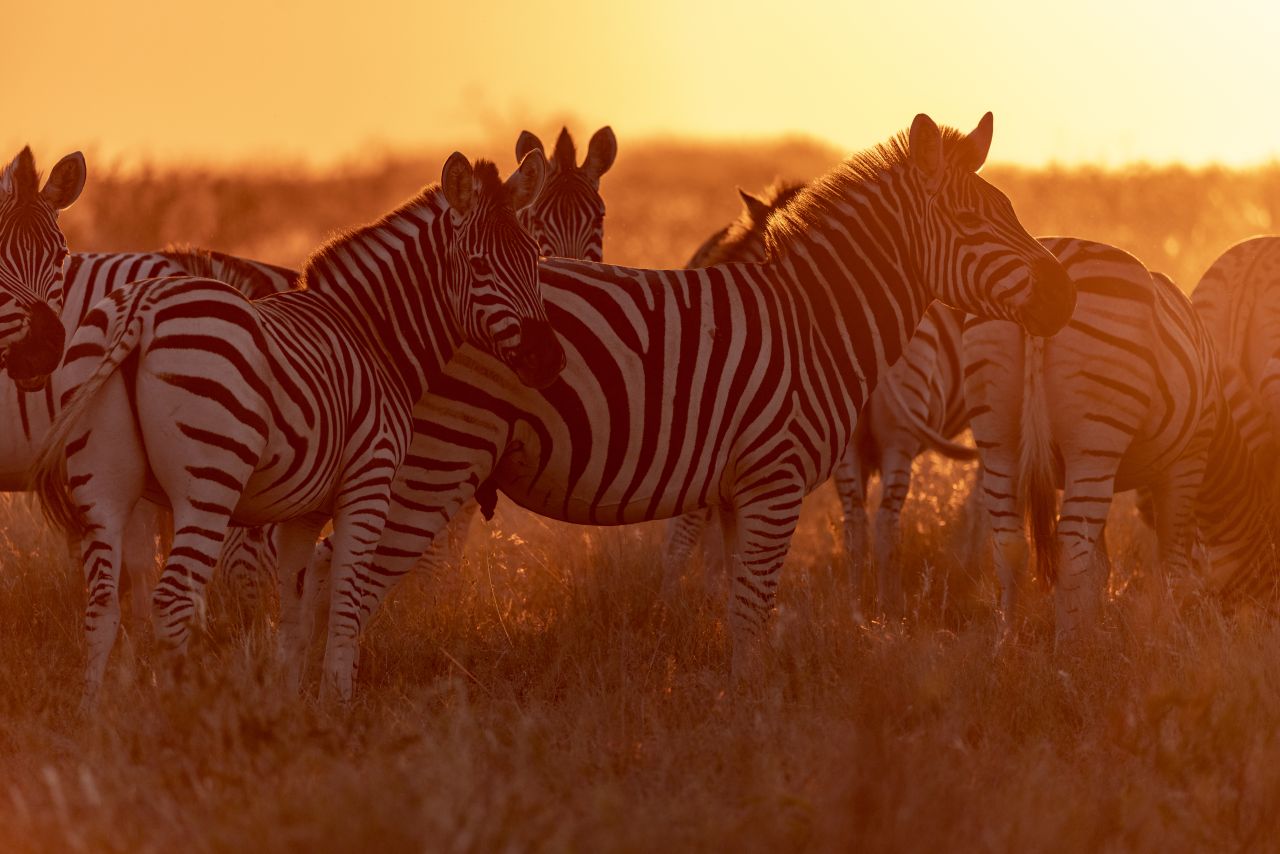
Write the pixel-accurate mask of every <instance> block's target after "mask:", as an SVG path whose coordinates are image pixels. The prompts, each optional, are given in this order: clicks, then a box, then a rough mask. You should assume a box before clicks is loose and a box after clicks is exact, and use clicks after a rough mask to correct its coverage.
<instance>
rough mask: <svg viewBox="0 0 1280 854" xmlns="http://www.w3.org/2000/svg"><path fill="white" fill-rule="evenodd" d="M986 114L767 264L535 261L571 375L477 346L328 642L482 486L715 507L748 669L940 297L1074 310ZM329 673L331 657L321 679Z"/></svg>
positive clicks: (534, 495)
mask: <svg viewBox="0 0 1280 854" xmlns="http://www.w3.org/2000/svg"><path fill="white" fill-rule="evenodd" d="M992 126H993V123H992V118H991V114H990V113H988V114H986V115H985V116H984V117H983V118H982V120H981V121H980V122H979V123H978V125H977V127H976V128H975V129H974V130H973V131H972V132H970V133H969V134H964V133H961V132H959V131H956V130H953V129H951V128H945V129H940V128H939V127H938V126H937V125H936V124H934V122H933V120H932V119H930V118H929V117H928V116H926V115H924V114H921V115H918V116H917V117H916V118H915V120H914V121H913V123H912V125H911V129H910V131H908V132H906V133H900V134H898V135H896V136H895V137H893V138H892V139H890V140H889V141H888V142H886V143H884V144H882V145H880V146H878V147H876V148H873V149H871V150H868V151H865V152H862V153H859V154H857V155H854V156H853V157H851V158H850V159H849V160H847V161H845V162H844V163H842V164H840V165H839V166H837V167H836V168H835V169H833V170H832V171H831V172H830V173H829V174H828V175H826V176H825V177H823V178H821V179H819V180H818V181H816V182H814V183H813V184H811V185H810V186H809V187H808V188H806V189H805V190H803V191H802V192H800V193H799V194H797V196H796V197H795V198H794V199H793V200H792V202H791V203H790V204H789V205H787V206H786V208H784V209H783V210H781V211H778V212H776V213H775V214H774V215H773V216H772V217H771V218H770V220H769V226H768V229H767V233H766V244H767V245H768V247H769V248H768V257H767V260H766V261H765V262H764V263H762V264H728V265H722V266H716V267H709V268H706V269H701V270H635V269H628V268H623V267H612V266H608V265H604V264H593V263H589V262H581V261H567V260H561V259H550V260H546V261H544V262H543V263H542V265H541V280H542V287H543V294H544V298H545V299H546V301H547V306H548V312H549V315H550V316H551V318H552V322H553V323H554V324H555V326H556V329H557V331H558V332H559V334H560V336H561V341H562V342H563V343H564V345H565V350H566V353H567V357H568V365H567V367H566V368H565V370H564V372H563V373H562V374H561V375H560V378H559V379H558V380H557V381H556V382H555V383H553V384H552V385H551V386H548V387H547V388H546V389H543V390H541V391H539V392H536V393H534V392H529V391H527V390H524V389H522V388H520V387H519V386H518V384H516V383H515V382H513V381H512V380H511V379H510V378H509V374H508V373H507V372H505V371H503V370H501V368H500V366H498V365H496V364H495V363H493V361H492V360H490V359H487V358H486V357H484V356H482V355H479V354H477V353H475V352H474V351H473V350H466V351H464V352H460V353H459V354H458V355H457V356H456V357H455V360H454V362H453V363H452V364H451V365H450V366H449V368H448V370H446V371H445V373H444V376H442V377H441V378H440V382H439V383H433V384H432V386H431V390H430V392H429V394H428V395H427V396H426V397H425V398H424V399H423V400H422V401H421V402H420V404H419V407H418V409H417V411H416V422H415V434H414V437H413V442H412V447H411V450H410V456H409V459H410V461H411V462H410V464H408V465H406V466H405V467H404V468H403V469H402V470H401V472H400V473H399V475H398V477H397V482H396V485H395V487H394V488H393V498H392V511H391V519H390V521H389V522H388V525H387V527H386V529H385V531H384V535H383V538H382V541H381V542H380V543H379V545H378V547H377V551H376V553H375V558H374V559H375V563H376V569H375V570H374V571H373V572H371V573H370V575H369V580H370V582H371V583H370V584H369V586H368V587H367V588H365V590H364V593H365V596H364V599H363V600H362V602H361V604H360V607H359V608H358V609H351V610H344V611H342V612H340V613H337V614H330V617H329V637H330V639H332V638H334V637H347V636H352V635H358V633H359V630H360V627H361V625H362V623H363V622H364V621H365V620H366V619H367V618H368V617H369V615H371V614H372V613H373V611H374V610H375V609H376V607H377V604H378V602H379V601H380V600H381V598H382V597H383V596H384V595H385V593H386V591H387V590H388V588H389V587H390V586H391V584H392V583H393V582H394V581H396V580H398V579H399V578H400V577H402V576H403V575H404V574H405V572H407V571H408V569H409V568H410V567H412V565H413V564H414V562H415V561H416V560H417V559H418V556H419V555H421V554H422V553H423V552H424V551H425V550H426V549H427V548H428V547H429V546H430V543H431V540H432V536H433V535H434V533H435V532H436V531H438V530H440V529H441V527H442V526H443V524H445V523H446V522H447V521H448V519H449V518H450V517H451V516H452V514H453V513H454V512H455V511H456V510H457V508H458V507H459V506H461V504H462V503H463V502H464V501H466V499H468V498H469V497H471V495H472V494H473V493H474V492H475V491H476V490H477V488H478V487H480V486H481V484H485V488H486V489H487V490H488V489H494V488H501V489H502V491H503V492H504V493H505V494H506V495H507V496H508V497H509V498H511V499H512V500H514V501H515V502H516V503H517V504H520V505H522V506H524V507H526V508H527V509H530V510H533V511H534V512H537V513H541V514H543V515H546V516H550V517H553V518H557V519H560V520H564V521H570V522H578V523H585V524H594V525H614V524H624V523H630V522H639V521H645V520H652V519H662V518H670V517H671V516H676V515H679V514H682V513H686V512H689V511H692V510H696V509H698V508H700V507H704V506H708V505H714V506H717V507H718V508H719V509H720V516H721V520H722V527H723V529H724V531H725V532H726V539H727V540H729V544H728V548H727V549H726V551H727V553H729V554H731V555H732V556H733V566H734V572H733V573H732V576H733V578H732V584H733V595H732V598H731V601H730V608H729V623H730V629H731V633H732V636H733V645H732V646H733V655H732V659H733V660H732V672H733V673H734V674H735V678H738V677H745V676H748V675H749V674H751V673H752V672H754V671H755V669H756V667H757V665H758V662H759V648H758V643H757V642H756V641H757V638H758V637H759V634H760V632H761V631H762V630H763V629H764V627H765V625H766V622H767V619H768V617H769V614H770V611H771V608H772V605H773V598H774V591H775V589H776V587H777V583H778V572H779V568H780V565H781V562H782V559H783V557H784V556H785V554H786V551H787V547H788V545H789V542H790V538H791V533H792V530H793V529H794V526H795V523H796V520H797V517H798V513H799V508H800V502H801V499H802V498H803V497H804V495H805V494H806V493H807V492H808V491H810V490H811V489H813V488H815V487H816V486H817V485H818V484H820V483H822V482H823V481H824V480H826V478H827V477H829V476H830V474H831V472H832V470H833V469H834V468H835V465H836V462H837V461H838V459H839V456H840V454H841V453H842V452H843V451H844V449H845V448H846V447H847V446H848V443H849V439H850V437H851V433H852V429H853V425H854V423H855V414H856V413H857V412H858V411H859V410H860V409H861V407H862V404H863V403H864V402H865V401H866V399H867V396H868V394H869V393H870V391H871V390H872V389H873V388H874V387H875V385H876V380H877V377H878V376H879V375H880V373H882V372H883V371H884V370H885V368H886V366H887V365H889V364H891V363H892V362H894V361H895V360H896V359H897V357H898V355H899V354H900V352H901V350H902V348H903V347H904V346H905V344H906V341H907V339H908V338H909V337H910V335H911V333H912V331H914V329H915V327H916V325H917V323H918V322H919V320H920V317H921V316H922V315H923V313H924V311H925V309H926V308H927V306H928V305H929V304H930V303H931V302H932V301H933V300H934V299H935V298H938V299H942V300H944V301H946V302H948V303H950V304H952V305H955V306H957V307H960V308H964V309H966V310H969V311H973V312H975V313H982V314H987V315H993V316H997V317H1002V318H1008V319H1012V320H1016V321H1017V322H1019V323H1021V324H1024V325H1025V326H1027V328H1028V329H1029V330H1030V331H1031V332H1032V333H1033V334H1036V335H1051V334H1053V333H1054V332H1056V331H1057V330H1058V329H1059V328H1061V327H1062V326H1063V325H1064V324H1065V323H1066V321H1067V319H1068V318H1069V317H1070V315H1071V310H1072V306H1073V304H1074V301H1075V298H1074V293H1073V291H1072V286H1071V283H1070V280H1069V279H1068V278H1067V277H1066V275H1065V273H1064V271H1063V270H1062V267H1061V266H1060V265H1059V264H1058V262H1057V260H1056V259H1055V258H1054V257H1053V256H1052V255H1051V254H1050V253H1049V252H1048V251H1047V250H1045V249H1044V247H1042V246H1041V245H1040V244H1039V243H1037V242H1036V241H1035V240H1034V239H1033V238H1031V237H1030V236H1029V235H1028V234H1027V233H1026V232H1025V230H1024V229H1023V228H1022V226H1021V225H1020V224H1019V222H1018V220H1017V218H1016V216H1015V214H1014V212H1013V208H1012V206H1011V205H1010V204H1009V202H1008V200H1007V199H1006V198H1005V197H1004V196H1003V195H1002V194H1001V193H1000V192H999V191H998V190H996V189H995V188H994V187H992V186H991V185H990V184H988V183H986V182H985V181H983V180H982V179H981V178H980V177H978V176H977V174H976V173H977V171H978V169H979V168H980V167H981V166H982V164H983V162H984V161H985V160H986V155H987V151H988V149H989V146H990V143H991V135H992ZM324 572H325V568H324V553H323V552H322V553H320V554H318V556H317V562H316V564H315V572H314V574H315V575H317V576H322V575H323V574H324ZM309 574H311V573H309ZM331 643H332V640H331ZM345 663H346V664H348V665H349V664H351V662H345ZM337 666H338V665H333V666H331V663H330V662H329V661H328V656H327V655H326V673H330V672H333V670H334V669H336V668H337ZM352 675H353V674H352V672H351V670H350V669H348V670H347V671H346V672H345V673H344V679H345V680H346V682H345V684H346V685H349V684H350V679H351V677H352Z"/></svg>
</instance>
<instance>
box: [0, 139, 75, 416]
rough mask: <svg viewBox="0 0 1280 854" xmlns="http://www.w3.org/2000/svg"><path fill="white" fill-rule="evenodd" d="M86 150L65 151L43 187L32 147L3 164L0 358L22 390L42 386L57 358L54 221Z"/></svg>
mask: <svg viewBox="0 0 1280 854" xmlns="http://www.w3.org/2000/svg"><path fill="white" fill-rule="evenodd" d="M84 182H85V165H84V155H82V154H81V153H80V152H78V151H77V152H74V153H72V154H68V155H67V156H66V157H63V158H62V159H61V160H59V161H58V163H57V165H55V166H54V167H53V171H52V172H50V173H49V180H48V181H46V182H45V185H44V188H43V189H41V187H40V176H39V175H38V174H37V173H36V160H35V157H34V156H33V155H32V154H31V149H30V148H23V149H22V151H20V152H18V156H17V157H15V158H13V160H12V161H10V163H9V165H8V166H6V167H5V168H4V171H2V172H0V366H2V367H3V368H4V369H5V370H6V371H7V372H8V374H9V376H10V377H11V378H12V379H13V381H14V382H15V383H16V384H17V385H18V387H19V388H21V389H24V390H26V391H36V390H39V389H41V388H43V387H44V385H45V383H46V382H47V381H48V379H49V375H50V374H51V373H53V370H54V369H55V368H56V367H58V363H59V362H60V361H61V360H62V345H63V342H64V340H65V336H64V334H63V330H62V324H61V323H60V322H59V320H58V312H59V310H60V308H61V305H62V291H63V284H62V283H63V267H64V266H65V263H66V260H67V241H66V238H65V237H63V236H62V230H61V229H60V228H59V227H58V211H61V210H66V209H67V208H68V207H70V206H71V204H72V203H73V202H75V200H76V199H78V198H79V197H80V191H81V190H83V189H84Z"/></svg>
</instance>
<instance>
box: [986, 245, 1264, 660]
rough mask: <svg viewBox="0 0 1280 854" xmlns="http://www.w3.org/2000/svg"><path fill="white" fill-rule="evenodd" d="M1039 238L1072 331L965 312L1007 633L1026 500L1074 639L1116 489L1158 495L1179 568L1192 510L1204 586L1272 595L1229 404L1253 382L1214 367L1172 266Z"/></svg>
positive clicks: (1241, 404)
mask: <svg viewBox="0 0 1280 854" xmlns="http://www.w3.org/2000/svg"><path fill="white" fill-rule="evenodd" d="M1043 242H1044V244H1045V246H1046V247H1048V248H1049V249H1050V250H1051V251H1052V252H1053V253H1054V254H1055V255H1056V256H1057V257H1058V258H1059V260H1060V261H1061V262H1062V264H1063V266H1064V267H1065V268H1066V270H1067V272H1068V273H1069V274H1070V276H1071V278H1072V279H1073V280H1074V281H1075V285H1076V292H1077V294H1078V303H1077V306H1076V312H1075V315H1074V317H1073V318H1072V319H1071V322H1070V323H1069V324H1068V326H1067V328H1066V329H1064V330H1063V331H1062V332H1060V333H1058V335H1056V336H1055V337H1053V338H1052V339H1049V340H1042V339H1033V338H1028V337H1026V336H1024V335H1023V333H1022V330H1020V329H1018V328H1017V327H1016V326H1014V325H1013V324H1009V323H1002V322H999V321H993V320H987V319H981V318H971V319H970V320H969V321H968V322H967V324H966V328H965V331H964V339H963V346H964V357H965V392H966V397H967V399H968V401H969V405H970V407H971V409H970V419H971V423H972V426H973V433H974V438H975V440H976V442H977V445H978V448H979V451H980V454H981V457H982V464H983V478H982V485H981V497H982V501H983V504H984V506H985V507H986V510H987V514H988V516H989V519H990V522H991V526H992V529H993V545H994V554H995V562H996V567H997V571H998V573H999V577H1000V584H1001V588H1002V591H1001V606H1002V611H1003V616H1002V620H1003V632H1002V637H1004V636H1006V635H1007V633H1008V631H1009V630H1010V629H1011V627H1012V625H1013V623H1012V620H1013V617H1014V609H1015V606H1016V600H1017V591H1018V586H1019V583H1020V579H1021V576H1022V574H1023V571H1024V567H1025V565H1026V559H1027V550H1026V539H1025V534H1024V532H1023V524H1022V519H1023V513H1024V511H1025V514H1026V517H1027V519H1028V521H1029V523H1030V529H1031V532H1032V539H1033V541H1034V544H1035V549H1036V554H1037V563H1038V566H1039V571H1040V573H1041V575H1042V576H1044V577H1045V578H1046V579H1048V580H1050V581H1053V582H1054V584H1055V603H1056V612H1057V629H1058V633H1059V635H1060V636H1061V637H1065V638H1071V637H1074V636H1075V635H1076V634H1078V633H1079V631H1080V630H1081V629H1083V628H1085V627H1087V626H1089V625H1090V624H1092V623H1093V621H1094V620H1095V619H1096V614H1097V610H1098V607H1099V604H1100V600H1101V596H1102V594H1103V592H1104V590H1105V584H1106V575H1107V571H1108V561H1107V560H1106V556H1105V553H1104V551H1103V550H1102V549H1100V548H1099V547H1098V546H1099V537H1100V534H1101V532H1102V529H1103V525H1104V523H1105V522H1106V518H1107V511H1108V510H1109V508H1110V506H1111V500H1112V496H1113V494H1114V493H1116V492H1117V491H1120V490H1125V489H1133V488H1136V487H1139V486H1146V487H1149V488H1150V489H1151V491H1152V495H1153V499H1154V509H1155V521H1156V534H1157V538H1158V542H1159V552H1160V562H1161V564H1162V565H1163V566H1164V567H1165V568H1167V569H1168V570H1169V571H1170V572H1171V573H1173V575H1174V577H1175V578H1176V579H1179V580H1185V579H1186V578H1187V576H1188V574H1189V572H1190V567H1191V547H1192V543H1193V535H1194V531H1195V530H1196V525H1197V522H1198V523H1199V528H1200V530H1201V532H1202V534H1203V536H1204V537H1205V540H1206V545H1207V547H1208V549H1209V557H1210V562H1211V572H1212V575H1211V577H1210V579H1209V587H1210V588H1211V589H1213V590H1215V591H1216V592H1219V593H1222V594H1223V595H1224V596H1226V597H1227V598H1228V599H1238V598H1245V597H1255V596H1261V595H1263V594H1265V593H1269V592H1270V588H1271V586H1272V584H1273V582H1272V581H1271V579H1270V577H1269V576H1268V575H1266V574H1263V573H1260V572H1259V570H1260V569H1261V568H1262V567H1263V566H1264V561H1265V559H1266V558H1267V557H1268V556H1269V553H1270V536H1271V527H1272V525H1273V524H1274V519H1273V518H1272V514H1271V511H1270V507H1271V503H1270V501H1269V499H1268V496H1267V494H1266V487H1265V484H1264V483H1263V482H1262V480H1261V478H1260V477H1259V476H1258V472H1257V470H1256V468H1255V466H1254V463H1253V460H1252V452H1251V449H1250V448H1249V445H1248V442H1247V441H1246V440H1245V434H1244V433H1243V432H1242V417H1243V416H1240V415H1238V414H1237V413H1236V411H1247V408H1248V403H1249V401H1248V395H1247V389H1245V388H1244V387H1243V384H1242V383H1239V382H1236V381H1235V380H1234V379H1233V373H1232V372H1224V371H1222V370H1220V368H1219V364H1218V360H1217V355H1216V353H1215V350H1214V348H1213V346H1212V343H1211V341H1210V339H1209V336H1208V333H1207V332H1206V330H1205V326H1204V324H1203V323H1202V322H1201V321H1200V319H1199V318H1198V317H1197V315H1196V313H1195V311H1194V310H1193V309H1192V307H1191V304H1190V302H1189V300H1188V299H1187V298H1186V297H1185V296H1184V295H1183V294H1182V292H1181V291H1179V290H1178V289H1177V287H1176V286H1175V285H1174V284H1173V283H1172V282H1170V281H1169V280H1168V279H1167V278H1165V277H1163V276H1160V275H1158V274H1152V273H1150V272H1148V271H1147V269H1146V268H1145V267H1144V266H1143V265H1142V264H1141V263H1140V262H1139V261H1138V260H1137V259H1135V258H1133V257H1132V256H1130V255H1128V254H1127V253H1125V252H1122V251H1121V250H1119V249H1116V248H1114V247H1111V246H1106V245H1103V244H1099V243H1093V242H1090V241H1087V240H1076V239H1071V238H1048V239H1045V240H1044V241H1043ZM1233 410H1235V411H1233ZM1055 481H1057V483H1059V484H1061V486H1062V489H1063V496H1062V506H1061V510H1060V511H1057V509H1056V508H1055V504H1056V498H1055V494H1054V486H1055ZM1055 518H1056V521H1055Z"/></svg>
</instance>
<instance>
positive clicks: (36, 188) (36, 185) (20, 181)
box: [0, 145, 40, 202]
mask: <svg viewBox="0 0 1280 854" xmlns="http://www.w3.org/2000/svg"><path fill="white" fill-rule="evenodd" d="M39 192H40V173H39V172H37V171H36V158H35V156H34V155H33V154H32V153H31V146H29V145H24V146H23V147H22V150H21V151H19V152H18V155H17V156H16V157H14V158H13V160H11V161H9V165H8V166H6V167H5V168H4V171H3V172H0V193H3V194H5V195H13V196H14V197H15V199H16V200H17V201H19V202H29V201H31V200H32V199H34V198H35V197H36V195H37V194H38V193H39Z"/></svg>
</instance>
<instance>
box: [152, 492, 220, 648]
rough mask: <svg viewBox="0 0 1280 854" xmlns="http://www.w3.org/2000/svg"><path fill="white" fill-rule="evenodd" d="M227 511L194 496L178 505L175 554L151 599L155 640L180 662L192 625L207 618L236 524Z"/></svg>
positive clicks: (174, 511)
mask: <svg viewBox="0 0 1280 854" xmlns="http://www.w3.org/2000/svg"><path fill="white" fill-rule="evenodd" d="M219 497H222V496H219ZM233 503H234V502H233ZM227 508H228V505H226V504H219V503H218V502H217V501H216V500H215V501H208V500H203V499H200V498H194V497H184V498H182V499H180V500H177V501H175V502H174V508H173V527H174V532H173V549H172V550H171V551H170V552H169V557H168V559H167V560H166V561H165V565H164V571H163V572H162V573H161V574H160V583H159V584H157V585H156V589H155V593H154V594H153V596H152V619H153V621H154V623H155V632H156V641H157V642H158V644H159V645H160V647H161V648H162V649H164V650H166V651H168V652H170V653H173V654H174V655H175V656H176V657H177V658H178V659H181V657H182V656H184V655H185V654H186V651H187V644H188V643H189V642H190V640H191V624H192V620H193V619H197V618H199V619H201V620H203V618H204V601H205V600H204V591H205V587H206V586H207V585H208V583H209V579H210V578H212V577H213V570H214V568H215V567H216V566H217V565H218V556H219V555H220V554H221V553H222V543H223V541H224V540H225V539H226V536H227V529H228V528H229V527H230V525H231V512H230V510H229V509H227Z"/></svg>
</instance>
